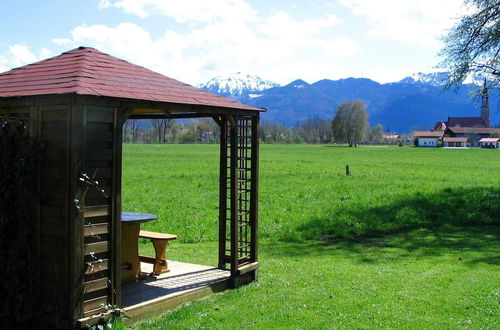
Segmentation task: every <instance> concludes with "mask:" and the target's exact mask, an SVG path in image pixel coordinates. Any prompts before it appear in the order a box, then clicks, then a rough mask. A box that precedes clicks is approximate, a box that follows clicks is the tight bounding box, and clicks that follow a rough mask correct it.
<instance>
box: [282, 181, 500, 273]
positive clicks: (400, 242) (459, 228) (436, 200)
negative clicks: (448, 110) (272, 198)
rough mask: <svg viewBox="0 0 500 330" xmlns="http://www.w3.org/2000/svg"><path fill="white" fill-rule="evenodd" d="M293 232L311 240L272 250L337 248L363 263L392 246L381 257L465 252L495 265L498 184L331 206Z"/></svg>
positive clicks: (499, 230)
mask: <svg viewBox="0 0 500 330" xmlns="http://www.w3.org/2000/svg"><path fill="white" fill-rule="evenodd" d="M297 232H299V233H300V234H301V236H302V238H303V239H305V240H309V242H308V243H299V242H298V241H297V239H287V237H284V240H285V241H287V242H288V243H287V244H286V245H285V246H286V248H283V251H280V249H277V250H276V251H274V253H278V254H281V253H282V254H283V255H291V256H293V255H315V254H318V255H319V254H325V253H333V252H334V251H335V250H341V251H344V252H348V253H352V256H353V257H355V258H357V260H359V261H360V262H363V263H372V262H376V261H377V260H380V258H379V257H373V256H372V255H370V253H375V255H379V253H380V251H383V250H384V249H386V250H388V251H389V250H390V251H391V253H389V255H390V256H386V257H384V258H385V259H387V258H389V259H390V258H398V259H399V258H405V257H406V256H408V255H412V256H421V257H425V256H437V255H446V254H447V253H457V254H460V253H469V254H470V255H469V258H467V263H469V264H474V263H488V264H495V265H499V264H500V189H498V188H491V187H490V188H460V189H458V188H457V189H451V188H447V189H443V190H441V191H439V192H437V193H434V194H429V195H423V194H417V195H416V196H413V197H411V198H407V199H399V200H396V201H395V202H393V203H391V204H389V205H384V206H379V207H374V208H369V207H367V208H362V209H339V210H333V211H330V212H328V213H327V214H326V215H325V216H324V217H320V218H313V219H311V220H310V221H309V222H308V223H305V224H303V225H301V226H299V227H298V229H297ZM311 240H316V241H311ZM391 249H392V250H391ZM395 249H397V250H398V252H397V253H394V250H395ZM370 251H371V252H370ZM475 252H478V254H477V255H476V254H475ZM471 255H475V257H474V258H472V257H470V256H471Z"/></svg>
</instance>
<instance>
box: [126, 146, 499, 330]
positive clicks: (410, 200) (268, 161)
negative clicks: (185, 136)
mask: <svg viewBox="0 0 500 330" xmlns="http://www.w3.org/2000/svg"><path fill="white" fill-rule="evenodd" d="M218 153H219V148H218V146H217V145H129V144H126V145H124V150H123V188H122V194H123V209H124V210H125V211H132V212H148V213H154V214H157V215H159V220H158V221H155V222H150V223H146V224H144V225H143V228H145V229H148V230H154V231H161V232H168V233H173V234H177V235H178V236H179V239H178V240H177V241H175V242H174V243H172V244H171V246H170V247H169V251H168V253H169V258H171V259H174V260H179V261H186V262H195V263H201V264H207V265H215V264H216V262H217V242H216V239H217V219H218V170H219V169H218V166H219V162H218ZM260 157H261V159H260V190H259V202H260V204H259V235H260V236H259V237H260V258H259V259H260V262H261V267H260V273H259V281H258V282H255V283H252V284H250V285H248V286H245V287H242V288H240V289H236V290H229V291H226V292H223V293H220V294H216V295H213V296H211V297H208V298H206V299H203V300H201V301H198V302H194V303H191V304H189V305H187V306H183V307H182V308H180V309H177V310H174V311H169V312H167V313H166V314H165V315H164V316H162V317H160V318H158V319H155V320H150V321H148V322H145V323H142V324H140V325H138V327H140V328H144V329H150V328H157V329H162V328H166V327H168V328H179V329H185V328H224V329H225V328H230V329H232V328H297V329H301V328H375V327H382V328H395V327H402V328H443V327H444V328H462V327H472V328H491V329H494V328H498V327H499V326H500V240H499V239H500V152H499V151H498V150H482V149H469V150H446V149H421V148H413V147H403V148H399V147H369V146H362V147H360V148H348V147H343V146H331V145H262V146H261V156H260ZM346 165H349V166H350V170H351V172H352V173H351V175H349V176H347V175H346V173H345V166H346ZM149 245H150V244H147V242H146V241H142V242H141V249H142V250H143V252H144V253H151V252H152V251H151V248H150V246H149Z"/></svg>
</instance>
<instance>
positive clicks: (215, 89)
mask: <svg viewBox="0 0 500 330" xmlns="http://www.w3.org/2000/svg"><path fill="white" fill-rule="evenodd" d="M278 86H279V84H277V83H274V82H272V81H269V80H264V79H262V78H260V77H259V76H257V75H252V74H245V73H241V72H236V73H233V74H229V75H224V76H217V77H215V78H212V79H210V80H209V81H208V82H207V83H205V84H201V85H199V86H198V87H199V88H201V89H204V90H206V91H209V92H212V93H215V94H219V95H222V96H227V97H233V98H235V97H238V96H242V95H251V96H250V97H258V95H259V92H261V91H263V90H266V89H269V88H273V87H278Z"/></svg>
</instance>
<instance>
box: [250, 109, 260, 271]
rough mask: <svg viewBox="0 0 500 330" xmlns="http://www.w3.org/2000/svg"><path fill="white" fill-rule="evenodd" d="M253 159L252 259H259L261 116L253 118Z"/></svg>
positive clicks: (251, 198) (251, 207)
mask: <svg viewBox="0 0 500 330" xmlns="http://www.w3.org/2000/svg"><path fill="white" fill-rule="evenodd" d="M251 158H252V161H251V166H252V169H251V183H250V185H251V191H250V230H251V239H250V259H251V260H252V261H254V262H256V261H257V260H258V241H259V240H258V228H259V117H258V116H257V117H254V118H253V119H252V156H251Z"/></svg>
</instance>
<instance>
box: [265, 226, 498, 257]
mask: <svg viewBox="0 0 500 330" xmlns="http://www.w3.org/2000/svg"><path fill="white" fill-rule="evenodd" d="M268 244H271V243H268ZM262 249H266V246H263V247H262ZM266 250H268V251H269V252H268V253H269V254H271V255H276V256H280V257H290V258H296V257H304V256H308V257H314V256H337V257H341V258H348V259H350V260H353V261H356V262H358V263H360V264H367V263H369V264H374V263H379V262H392V261H402V260H410V261H411V260H419V259H420V258H422V259H426V258H428V257H436V256H446V257H448V258H450V259H455V261H456V262H461V263H464V264H467V265H469V266H474V265H476V264H481V263H484V264H490V265H500V225H484V226H478V227H470V226H464V227H462V226H449V225H444V226H441V227H439V228H431V229H429V228H421V229H414V230H409V231H406V232H400V233H396V234H387V235H384V236H381V237H363V238H356V239H330V240H315V241H311V240H309V241H305V242H302V243H298V242H286V243H283V244H273V245H272V248H269V249H266Z"/></svg>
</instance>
